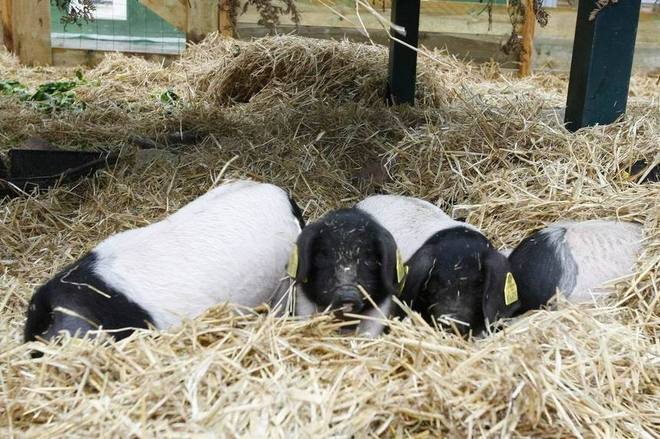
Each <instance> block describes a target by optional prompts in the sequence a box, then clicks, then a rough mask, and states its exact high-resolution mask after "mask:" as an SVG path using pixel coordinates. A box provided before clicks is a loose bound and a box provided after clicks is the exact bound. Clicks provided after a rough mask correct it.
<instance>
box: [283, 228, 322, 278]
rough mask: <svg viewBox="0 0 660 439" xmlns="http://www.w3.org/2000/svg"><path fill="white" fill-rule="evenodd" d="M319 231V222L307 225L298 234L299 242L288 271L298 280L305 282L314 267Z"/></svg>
mask: <svg viewBox="0 0 660 439" xmlns="http://www.w3.org/2000/svg"><path fill="white" fill-rule="evenodd" d="M319 231H320V227H319V226H318V225H317V224H312V225H310V226H307V227H305V228H304V229H303V230H302V232H300V235H298V242H297V244H296V245H294V246H293V250H292V253H291V257H290V258H289V264H288V266H287V272H288V273H289V276H291V277H292V278H294V279H295V280H296V282H301V283H304V282H306V280H307V276H308V275H309V271H310V269H311V267H312V256H313V255H312V253H313V245H314V241H315V240H316V238H317V237H318V235H319Z"/></svg>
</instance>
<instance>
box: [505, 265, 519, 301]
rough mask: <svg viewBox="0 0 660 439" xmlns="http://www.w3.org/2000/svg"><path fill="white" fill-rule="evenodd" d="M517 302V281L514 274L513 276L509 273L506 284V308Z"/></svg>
mask: <svg viewBox="0 0 660 439" xmlns="http://www.w3.org/2000/svg"><path fill="white" fill-rule="evenodd" d="M517 301H518V286H517V285H516V280H515V279H514V278H513V274H511V272H508V273H507V274H506V282H505V284H504V304H505V305H506V306H509V305H511V304H512V303H514V302H517Z"/></svg>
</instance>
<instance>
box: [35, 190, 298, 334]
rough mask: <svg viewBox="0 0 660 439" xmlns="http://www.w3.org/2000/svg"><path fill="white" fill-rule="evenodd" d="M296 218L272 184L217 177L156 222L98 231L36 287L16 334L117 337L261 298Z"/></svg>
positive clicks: (269, 289)
mask: <svg viewBox="0 0 660 439" xmlns="http://www.w3.org/2000/svg"><path fill="white" fill-rule="evenodd" d="M302 226H303V222H302V216H301V213H300V210H299V209H298V207H297V206H296V204H295V202H293V200H292V199H290V198H289V196H288V195H287V193H286V192H285V191H284V190H282V189H281V188H279V187H277V186H273V185H270V184H264V183H257V182H253V181H234V182H230V183H227V184H224V185H222V186H220V187H217V188H215V189H213V190H211V191H209V192H207V193H206V194H204V195H203V196H201V197H199V198H197V199H196V200H194V201H192V202H191V203H189V204H187V205H185V206H184V207H182V208H181V209H179V210H178V211H177V212H175V213H174V214H172V215H170V216H168V217H167V218H165V219H163V220H162V221H160V222H157V223H154V224H151V225H149V226H146V227H142V228H138V229H134V230H128V231H125V232H122V233H119V234H116V235H114V236H111V237H109V238H107V239H106V240H104V241H102V242H101V243H100V244H99V245H98V246H96V248H94V249H93V250H92V251H90V252H89V253H87V254H86V255H85V256H83V257H82V258H81V259H80V260H78V261H77V262H75V263H74V264H72V265H70V266H69V267H67V268H65V269H64V270H62V271H61V272H60V273H59V274H57V275H56V276H55V277H54V278H53V279H51V280H50V281H48V282H47V283H46V284H44V285H43V286H41V287H40V288H39V289H37V291H36V292H35V294H34V295H33V296H32V299H31V300H30V303H29V305H28V311H27V323H26V325H25V341H33V340H35V339H37V337H40V338H43V339H46V340H48V339H51V338H53V337H55V336H57V335H58V334H59V333H60V332H61V331H68V332H69V333H70V334H72V335H74V334H76V333H78V334H85V333H87V332H88V331H92V330H97V329H103V330H108V331H111V332H112V334H113V336H114V337H115V339H122V338H124V337H127V336H128V335H130V334H131V333H132V331H133V329H134V328H147V327H148V326H154V327H156V328H158V329H164V328H168V327H171V326H173V325H177V324H179V323H180V322H181V321H182V319H187V318H193V317H195V316H197V315H199V314H201V313H202V312H204V311H205V310H206V309H208V308H209V307H211V306H213V305H215V304H218V303H221V302H229V303H233V304H238V305H242V306H248V307H254V306H257V305H260V304H262V303H268V302H269V301H270V299H271V295H272V294H274V292H275V290H276V288H277V286H278V284H279V282H280V280H281V279H282V278H283V277H285V276H286V274H285V273H286V271H285V268H286V263H287V260H288V256H289V253H290V252H291V249H292V247H293V245H294V243H295V241H296V238H297V237H298V234H299V233H300V230H301V227H302Z"/></svg>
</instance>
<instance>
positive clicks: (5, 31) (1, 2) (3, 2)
mask: <svg viewBox="0 0 660 439" xmlns="http://www.w3.org/2000/svg"><path fill="white" fill-rule="evenodd" d="M12 16H13V0H0V20H1V21H2V22H1V23H0V24H2V41H3V43H4V45H5V47H6V48H7V50H8V51H10V52H13V51H14V24H13V20H12Z"/></svg>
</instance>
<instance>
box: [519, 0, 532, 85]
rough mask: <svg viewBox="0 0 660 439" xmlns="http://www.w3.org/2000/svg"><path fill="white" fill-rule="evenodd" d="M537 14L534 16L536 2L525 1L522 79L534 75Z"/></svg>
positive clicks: (521, 61)
mask: <svg viewBox="0 0 660 439" xmlns="http://www.w3.org/2000/svg"><path fill="white" fill-rule="evenodd" d="M535 25H536V14H534V0H525V18H524V21H523V27H522V50H521V51H520V67H519V69H518V73H519V74H520V76H521V77H524V76H529V75H530V74H531V73H532V56H533V54H534V29H535Z"/></svg>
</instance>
